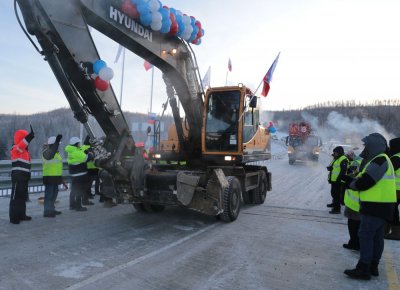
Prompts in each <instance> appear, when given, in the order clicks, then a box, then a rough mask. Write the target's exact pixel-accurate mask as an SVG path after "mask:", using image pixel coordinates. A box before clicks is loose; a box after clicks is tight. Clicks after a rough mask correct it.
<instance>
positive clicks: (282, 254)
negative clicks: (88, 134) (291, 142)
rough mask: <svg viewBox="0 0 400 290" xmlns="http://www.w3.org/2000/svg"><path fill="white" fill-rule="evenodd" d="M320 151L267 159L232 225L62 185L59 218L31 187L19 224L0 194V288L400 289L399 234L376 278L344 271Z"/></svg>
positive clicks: (342, 230) (343, 233) (344, 254)
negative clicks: (78, 207)
mask: <svg viewBox="0 0 400 290" xmlns="http://www.w3.org/2000/svg"><path fill="white" fill-rule="evenodd" d="M328 162H329V159H328V157H327V156H325V157H323V158H322V160H321V161H320V162H319V163H318V164H307V163H302V164H300V163H297V164H295V165H293V166H291V165H289V164H288V160H287V157H285V158H283V159H278V160H273V161H270V162H268V163H267V164H268V168H269V169H270V170H271V171H272V172H273V191H272V192H269V194H268V196H267V199H266V202H265V204H263V205H259V206H244V205H243V206H242V209H241V213H240V216H239V218H238V220H237V221H235V222H233V223H228V224H227V223H222V222H219V221H217V220H216V219H215V218H213V217H207V216H204V215H201V214H198V213H195V212H192V211H188V210H185V209H181V208H177V207H171V208H168V209H166V210H165V211H164V212H162V213H156V214H148V213H138V212H136V211H135V210H134V209H133V207H132V205H118V206H117V207H114V208H104V207H102V204H100V203H99V202H98V197H96V200H95V203H96V204H95V205H94V206H90V207H89V210H88V211H87V212H75V211H70V210H69V209H68V194H69V193H68V192H60V196H59V203H58V204H57V208H58V209H59V210H61V211H62V212H63V213H62V214H61V215H60V216H57V217H56V218H44V217H43V205H41V204H39V203H38V202H37V198H38V197H39V196H41V195H40V194H33V195H31V200H32V201H31V202H29V203H28V204H27V205H28V214H30V215H32V216H33V220H32V221H29V222H22V223H21V224H20V225H13V224H10V223H9V221H8V203H9V199H8V198H1V199H0V257H1V260H0V269H1V270H0V289H95V290H99V289H374V290H375V289H391V290H393V289H400V284H399V279H398V275H399V274H400V259H399V257H400V242H398V241H386V242H385V252H384V258H383V260H382V262H381V265H380V267H379V269H380V276H379V277H378V278H373V279H372V280H371V281H361V282H360V281H355V280H351V279H348V278H347V277H346V276H345V275H344V274H343V270H344V269H346V268H353V267H354V266H355V264H356V262H357V259H358V253H357V252H353V251H349V250H346V249H344V248H342V244H343V243H345V242H347V239H348V234H347V225H346V219H345V218H344V217H343V216H342V215H333V216H332V215H329V214H328V209H327V208H326V207H325V205H326V203H328V202H329V201H330V196H329V186H328V184H327V182H326V174H327V173H326V169H325V166H326V164H327V163H328Z"/></svg>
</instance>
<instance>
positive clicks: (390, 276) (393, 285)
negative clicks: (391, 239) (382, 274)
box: [383, 246, 400, 290]
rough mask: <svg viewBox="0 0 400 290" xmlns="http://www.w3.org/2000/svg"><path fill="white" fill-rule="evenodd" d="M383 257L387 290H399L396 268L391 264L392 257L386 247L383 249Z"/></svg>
mask: <svg viewBox="0 0 400 290" xmlns="http://www.w3.org/2000/svg"><path fill="white" fill-rule="evenodd" d="M383 257H384V258H385V268H386V277H387V281H388V286H389V290H396V289H400V284H399V279H398V277H397V273H396V268H395V265H394V262H393V256H392V253H391V251H390V249H389V248H388V247H387V246H386V247H385V251H384V253H383Z"/></svg>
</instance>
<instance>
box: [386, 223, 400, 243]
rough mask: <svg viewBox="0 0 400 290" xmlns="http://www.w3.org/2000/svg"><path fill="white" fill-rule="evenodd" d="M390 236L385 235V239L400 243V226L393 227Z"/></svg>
mask: <svg viewBox="0 0 400 290" xmlns="http://www.w3.org/2000/svg"><path fill="white" fill-rule="evenodd" d="M391 228H392V231H391V232H390V234H385V239H387V240H396V241H400V226H392V227H391Z"/></svg>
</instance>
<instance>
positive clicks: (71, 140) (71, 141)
mask: <svg viewBox="0 0 400 290" xmlns="http://www.w3.org/2000/svg"><path fill="white" fill-rule="evenodd" d="M76 143H81V139H79V138H78V137H71V139H69V144H70V145H75V144H76Z"/></svg>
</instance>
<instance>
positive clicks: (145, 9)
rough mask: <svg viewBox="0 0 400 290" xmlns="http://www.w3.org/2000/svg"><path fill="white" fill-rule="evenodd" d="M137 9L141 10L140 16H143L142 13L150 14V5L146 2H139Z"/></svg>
mask: <svg viewBox="0 0 400 290" xmlns="http://www.w3.org/2000/svg"><path fill="white" fill-rule="evenodd" d="M137 11H138V12H139V14H140V16H142V14H149V13H150V6H149V4H147V3H145V2H142V3H139V4H138V6H137Z"/></svg>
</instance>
